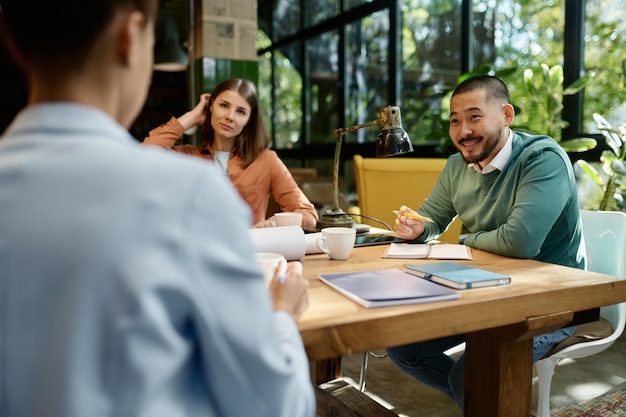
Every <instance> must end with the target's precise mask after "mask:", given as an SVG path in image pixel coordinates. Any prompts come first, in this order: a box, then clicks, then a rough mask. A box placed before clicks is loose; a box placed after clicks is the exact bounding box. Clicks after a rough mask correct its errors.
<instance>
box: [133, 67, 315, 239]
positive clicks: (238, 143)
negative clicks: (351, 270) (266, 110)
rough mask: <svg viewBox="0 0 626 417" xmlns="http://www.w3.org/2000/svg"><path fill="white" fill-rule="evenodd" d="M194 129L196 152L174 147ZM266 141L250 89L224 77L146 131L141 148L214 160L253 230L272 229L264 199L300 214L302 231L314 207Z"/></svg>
mask: <svg viewBox="0 0 626 417" xmlns="http://www.w3.org/2000/svg"><path fill="white" fill-rule="evenodd" d="M207 112H208V113H207ZM207 114H209V115H210V117H206V115H207ZM199 125H202V126H203V127H202V133H201V145H200V147H196V146H193V145H178V146H177V145H175V143H176V141H177V140H178V138H179V137H181V136H182V134H183V133H184V132H185V131H186V130H187V129H190V128H192V127H194V126H199ZM269 142H270V138H269V133H268V131H267V128H266V127H265V123H264V122H263V117H262V115H261V114H260V112H259V106H258V101H257V94H256V88H255V87H254V84H253V83H252V82H251V81H249V80H245V79H241V78H229V79H227V80H225V81H222V82H221V83H220V84H218V85H217V87H215V89H214V90H213V92H212V93H211V94H202V96H201V98H200V102H199V103H198V104H197V105H196V107H194V108H193V109H191V110H190V111H189V112H187V113H185V114H183V115H182V116H180V117H179V118H175V117H172V118H171V119H170V120H169V121H168V122H167V123H165V124H163V125H161V126H159V127H158V128H156V129H153V130H152V131H150V134H149V136H148V137H147V138H145V139H144V141H143V144H145V145H159V146H162V147H164V148H168V149H173V150H175V151H178V152H184V153H188V154H192V155H196V156H199V157H201V158H205V159H209V160H212V161H214V162H215V163H216V164H217V166H218V167H219V168H220V169H221V171H222V172H223V173H224V175H227V176H228V177H229V178H230V180H231V182H232V183H233V185H234V186H235V188H236V189H237V191H239V194H240V195H241V197H242V198H243V199H244V200H245V201H246V203H248V205H249V206H250V208H251V209H252V213H253V226H254V227H268V226H272V219H271V218H269V219H266V218H265V213H266V211H267V206H268V204H269V196H270V194H271V195H272V196H274V199H275V200H276V202H277V203H278V205H279V206H280V208H281V210H282V211H292V212H298V213H302V225H303V226H312V225H315V224H316V222H317V219H318V216H317V211H316V210H315V207H314V206H313V204H311V202H310V201H309V200H308V198H307V197H306V196H305V195H304V193H303V192H302V190H300V188H299V187H298V184H296V182H295V180H294V179H293V177H292V176H291V173H290V172H289V170H288V169H287V167H286V166H285V164H284V163H283V162H282V161H281V160H280V158H279V157H278V155H277V154H276V152H274V151H272V150H270V149H268V146H269Z"/></svg>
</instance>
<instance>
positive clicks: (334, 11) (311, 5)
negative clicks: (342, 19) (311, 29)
mask: <svg viewBox="0 0 626 417" xmlns="http://www.w3.org/2000/svg"><path fill="white" fill-rule="evenodd" d="M339 1H340V0H314V1H305V2H304V4H305V6H304V7H306V17H307V23H306V25H307V26H313V25H316V24H318V23H320V22H323V21H324V20H328V19H330V18H331V17H335V16H337V15H338V14H339Z"/></svg>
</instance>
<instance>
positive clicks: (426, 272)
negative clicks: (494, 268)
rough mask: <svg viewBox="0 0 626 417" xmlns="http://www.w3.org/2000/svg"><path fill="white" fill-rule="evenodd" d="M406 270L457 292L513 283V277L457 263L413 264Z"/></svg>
mask: <svg viewBox="0 0 626 417" xmlns="http://www.w3.org/2000/svg"><path fill="white" fill-rule="evenodd" d="M406 269H407V272H408V273H409V274H413V275H417V276H418V277H422V278H426V279H427V280H430V281H433V282H436V283H439V284H442V285H446V286H448V287H451V288H454V289H457V290H466V289H470V288H480V287H492V286H496V285H506V284H510V283H511V277H508V276H506V275H502V274H498V273H496V272H491V271H486V270H484V269H480V268H474V267H471V266H466V265H462V264H458V263H455V262H436V263H428V264H411V265H407V266H406Z"/></svg>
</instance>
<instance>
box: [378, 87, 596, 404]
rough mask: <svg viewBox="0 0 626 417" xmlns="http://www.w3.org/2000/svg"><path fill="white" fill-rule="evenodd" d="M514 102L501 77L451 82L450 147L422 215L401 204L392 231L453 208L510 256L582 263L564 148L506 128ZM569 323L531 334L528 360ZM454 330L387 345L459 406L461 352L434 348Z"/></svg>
mask: <svg viewBox="0 0 626 417" xmlns="http://www.w3.org/2000/svg"><path fill="white" fill-rule="evenodd" d="M514 118H515V110H514V109H513V106H512V105H511V104H510V102H509V92H508V89H507V87H506V85H505V84H504V83H503V82H502V81H501V80H500V79H498V78H496V77H492V76H486V75H480V76H476V77H472V78H469V79H467V80H465V81H464V82H462V83H461V84H459V85H458V86H457V87H456V89H455V90H454V92H453V94H452V100H451V102H450V137H451V139H452V141H453V142H454V145H455V146H456V148H457V149H458V150H459V152H458V153H456V154H454V155H452V156H450V158H449V159H448V162H447V164H446V167H445V168H444V170H443V171H442V173H441V175H440V176H439V179H438V181H437V184H436V185H435V187H434V188H433V191H432V193H431V195H430V197H429V198H428V199H426V200H425V201H424V203H423V204H422V205H421V206H420V207H419V209H418V210H417V212H418V213H419V214H421V215H423V216H426V217H430V218H431V219H433V222H432V223H425V222H423V221H421V220H413V219H409V218H408V217H407V216H405V215H403V213H410V212H413V210H412V209H410V208H409V207H406V206H403V207H401V210H400V211H401V212H400V214H399V215H398V218H397V219H396V222H395V228H396V232H397V233H398V234H399V235H400V237H402V238H404V239H409V240H415V241H417V242H425V241H428V240H431V239H436V238H437V237H438V236H439V235H440V234H441V233H442V232H444V231H445V230H446V228H447V227H448V225H449V224H450V223H451V222H452V220H453V219H454V218H455V217H456V216H459V218H460V219H461V221H462V222H463V225H465V227H466V228H467V230H468V231H469V233H468V234H467V235H466V237H465V241H464V243H465V244H466V245H468V246H471V247H473V248H476V249H481V250H485V251H489V252H493V253H497V254H500V255H504V256H509V257H512V258H530V259H536V260H539V261H543V262H550V263H554V264H559V265H565V266H571V267H575V268H581V269H582V268H585V248H584V242H583V240H582V225H581V221H580V209H579V206H578V197H577V191H576V181H575V178H574V173H573V170H572V166H571V163H570V160H569V158H568V157H567V154H566V153H565V152H564V151H563V149H562V148H561V147H560V146H559V144H558V143H556V141H554V139H552V138H551V137H549V136H538V135H529V134H526V133H521V132H514V131H512V130H511V129H510V126H511V124H512V123H513V120H514ZM572 331H573V327H568V328H564V329H560V330H557V331H556V332H553V333H550V334H544V335H540V336H536V337H535V338H534V340H533V362H536V361H538V360H539V359H541V358H542V357H543V356H544V355H545V354H546V353H547V352H548V351H549V350H550V349H551V348H552V347H553V346H554V345H556V344H557V343H559V342H561V341H562V340H563V339H565V338H567V337H568V336H570V335H571V333H572ZM464 341H465V337H464V336H463V335H459V336H452V337H447V338H443V339H438V340H433V341H428V342H422V343H413V344H410V345H405V346H398V347H394V348H389V349H387V352H388V354H389V357H390V358H391V360H392V361H393V362H394V363H395V364H396V366H398V367H399V368H400V369H401V370H403V371H404V372H406V373H408V374H409V375H411V376H412V377H413V378H415V379H417V380H418V381H421V382H423V383H425V384H427V385H429V386H431V387H433V388H436V389H438V390H440V391H442V392H443V393H445V394H446V395H448V396H449V397H450V398H452V399H453V400H454V401H455V402H456V403H457V404H458V405H459V406H460V407H461V408H462V407H463V384H464V368H465V366H464V365H465V361H464V356H461V357H460V358H459V359H458V360H457V361H455V360H453V359H452V358H450V357H449V356H447V355H445V354H444V352H445V351H446V350H448V349H450V348H452V347H454V346H457V345H459V344H460V343H463V342H464Z"/></svg>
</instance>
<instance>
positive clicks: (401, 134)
mask: <svg viewBox="0 0 626 417" xmlns="http://www.w3.org/2000/svg"><path fill="white" fill-rule="evenodd" d="M373 125H380V132H379V133H378V137H377V138H376V157H384V156H393V155H401V154H405V153H408V152H413V145H412V144H411V140H410V139H409V135H408V134H407V133H406V131H405V130H404V129H403V128H402V116H401V114H400V108H399V107H398V106H387V107H385V108H383V109H381V110H380V118H378V119H377V120H373V121H371V122H367V123H363V124H360V125H354V126H351V127H345V128H339V129H335V131H334V132H333V136H335V138H336V139H337V143H336V145H335V159H334V163H333V199H334V200H333V202H334V203H335V207H334V208H333V209H329V210H328V211H327V212H326V213H325V214H323V215H322V217H321V218H320V220H319V221H318V222H317V225H316V229H317V230H321V229H323V228H325V227H353V226H354V220H352V218H351V217H350V215H348V214H347V213H346V212H345V211H343V210H342V209H341V208H340V207H339V153H340V151H341V142H342V140H343V137H344V136H345V134H346V133H349V132H354V131H355V130H359V129H362V128H364V127H368V126H373Z"/></svg>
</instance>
